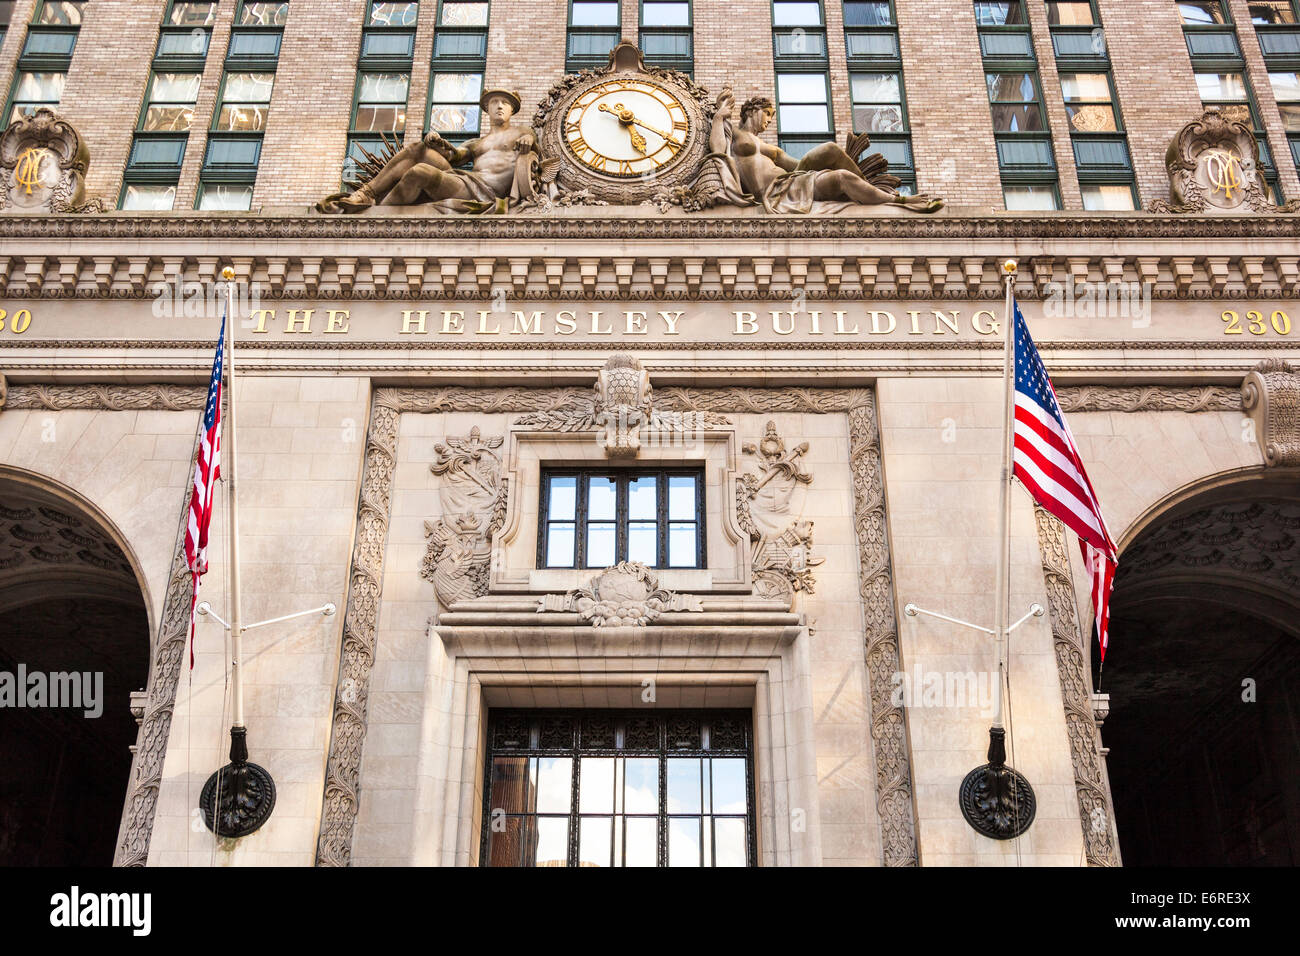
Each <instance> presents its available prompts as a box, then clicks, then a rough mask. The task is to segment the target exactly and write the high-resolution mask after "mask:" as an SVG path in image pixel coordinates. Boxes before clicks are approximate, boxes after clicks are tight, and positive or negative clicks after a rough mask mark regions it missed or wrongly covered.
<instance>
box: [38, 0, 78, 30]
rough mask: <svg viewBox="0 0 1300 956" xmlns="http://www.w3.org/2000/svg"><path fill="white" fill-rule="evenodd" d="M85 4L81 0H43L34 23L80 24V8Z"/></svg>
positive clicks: (76, 25) (69, 25)
mask: <svg viewBox="0 0 1300 956" xmlns="http://www.w3.org/2000/svg"><path fill="white" fill-rule="evenodd" d="M85 5H86V4H85V3H84V2H82V0H45V3H44V4H43V5H42V6H41V13H40V16H38V17H37V18H36V20H35V22H36V23H42V24H52V25H55V26H68V27H79V26H81V8H82V7H84V6H85Z"/></svg>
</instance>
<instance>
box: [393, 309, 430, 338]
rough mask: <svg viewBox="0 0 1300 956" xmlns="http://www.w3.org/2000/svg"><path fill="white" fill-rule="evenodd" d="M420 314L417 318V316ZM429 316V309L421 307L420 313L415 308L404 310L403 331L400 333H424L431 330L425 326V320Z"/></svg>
mask: <svg viewBox="0 0 1300 956" xmlns="http://www.w3.org/2000/svg"><path fill="white" fill-rule="evenodd" d="M417 315H418V316H419V318H418V319H417V318H416V316H417ZM428 317H429V310H428V309H421V310H420V311H419V312H418V313H417V312H416V311H415V310H413V309H403V310H402V331H401V332H399V333H398V334H399V335H424V334H425V333H427V332H428V331H429V330H428V329H426V328H425V327H424V321H425V319H427V318H428Z"/></svg>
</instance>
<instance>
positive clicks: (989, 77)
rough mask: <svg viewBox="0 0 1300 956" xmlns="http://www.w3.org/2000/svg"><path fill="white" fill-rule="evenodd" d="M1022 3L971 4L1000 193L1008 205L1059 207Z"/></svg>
mask: <svg viewBox="0 0 1300 956" xmlns="http://www.w3.org/2000/svg"><path fill="white" fill-rule="evenodd" d="M1025 2H1026V0H1011V2H1007V3H988V2H985V0H976V3H975V24H976V27H977V28H978V31H979V39H980V53H981V54H982V56H983V58H984V71H985V80H986V81H987V85H988V94H989V106H990V110H991V112H992V116H993V139H994V141H995V143H996V144H997V151H998V168H999V170H1000V171H1001V174H1002V196H1003V200H1004V202H1005V204H1006V207H1007V208H1008V209H1023V210H1035V209H1039V210H1041V209H1060V208H1061V194H1060V189H1059V186H1058V177H1057V168H1056V154H1055V151H1054V150H1053V148H1052V136H1051V133H1050V132H1049V127H1048V124H1047V115H1046V113H1045V112H1044V104H1043V87H1042V83H1041V82H1040V81H1039V76H1038V59H1037V57H1036V56H1035V54H1034V43H1033V37H1032V35H1031V33H1030V28H1029V16H1028V12H1027V11H1026V9H1025Z"/></svg>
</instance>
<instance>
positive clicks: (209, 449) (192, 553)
mask: <svg viewBox="0 0 1300 956" xmlns="http://www.w3.org/2000/svg"><path fill="white" fill-rule="evenodd" d="M225 347H226V317H225V316H224V315H222V317H221V333H220V334H219V335H218V336H217V357H216V358H215V359H213V361H212V377H211V378H210V379H209V380H208V400H207V402H206V403H205V404H204V406H203V420H202V421H200V422H199V454H198V458H197V459H196V460H195V462H194V485H193V487H192V488H191V489H190V512H189V524H188V525H187V526H186V528H185V563H186V566H187V567H188V568H189V569H190V574H191V576H192V577H193V581H194V589H193V591H192V592H191V595H190V668H191V669H193V667H194V611H195V608H196V607H197V605H198V600H199V578H200V577H201V576H202V575H204V574H207V572H208V526H209V525H210V524H211V523H212V500H213V488H214V487H215V486H216V482H217V479H218V478H220V477H221V372H222V369H223V367H224V365H225V362H224V359H225Z"/></svg>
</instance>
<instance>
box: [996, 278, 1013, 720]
mask: <svg viewBox="0 0 1300 956" xmlns="http://www.w3.org/2000/svg"><path fill="white" fill-rule="evenodd" d="M1017 268H1018V264H1017V262H1016V260H1015V259H1008V260H1007V261H1006V262H1004V263H1002V274H1003V277H1004V283H1005V285H1006V300H1005V304H1004V306H1003V312H1002V333H1003V336H1002V337H1003V349H1002V472H1001V480H1000V482H999V494H1000V495H1001V497H1000V499H999V503H998V570H997V594H996V596H995V601H994V608H995V611H994V614H995V617H994V621H995V625H994V626H995V627H997V630H998V635H997V643H998V707H997V714H996V716H995V717H994V719H993V728H994V729H995V730H1001V731H1004V732H1005V726H1004V716H1003V715H1004V708H1003V700H1004V698H1005V696H1006V691H1007V647H1008V645H1009V643H1010V634H1009V633H1008V631H1007V624H1008V621H1007V608H1008V606H1009V604H1010V593H1009V592H1010V590H1011V432H1012V421H1013V415H1014V414H1015V400H1014V398H1013V396H1014V385H1015V368H1014V356H1015V351H1016V348H1015V343H1016V340H1015V314H1014V309H1015V287H1016V270H1017Z"/></svg>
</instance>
